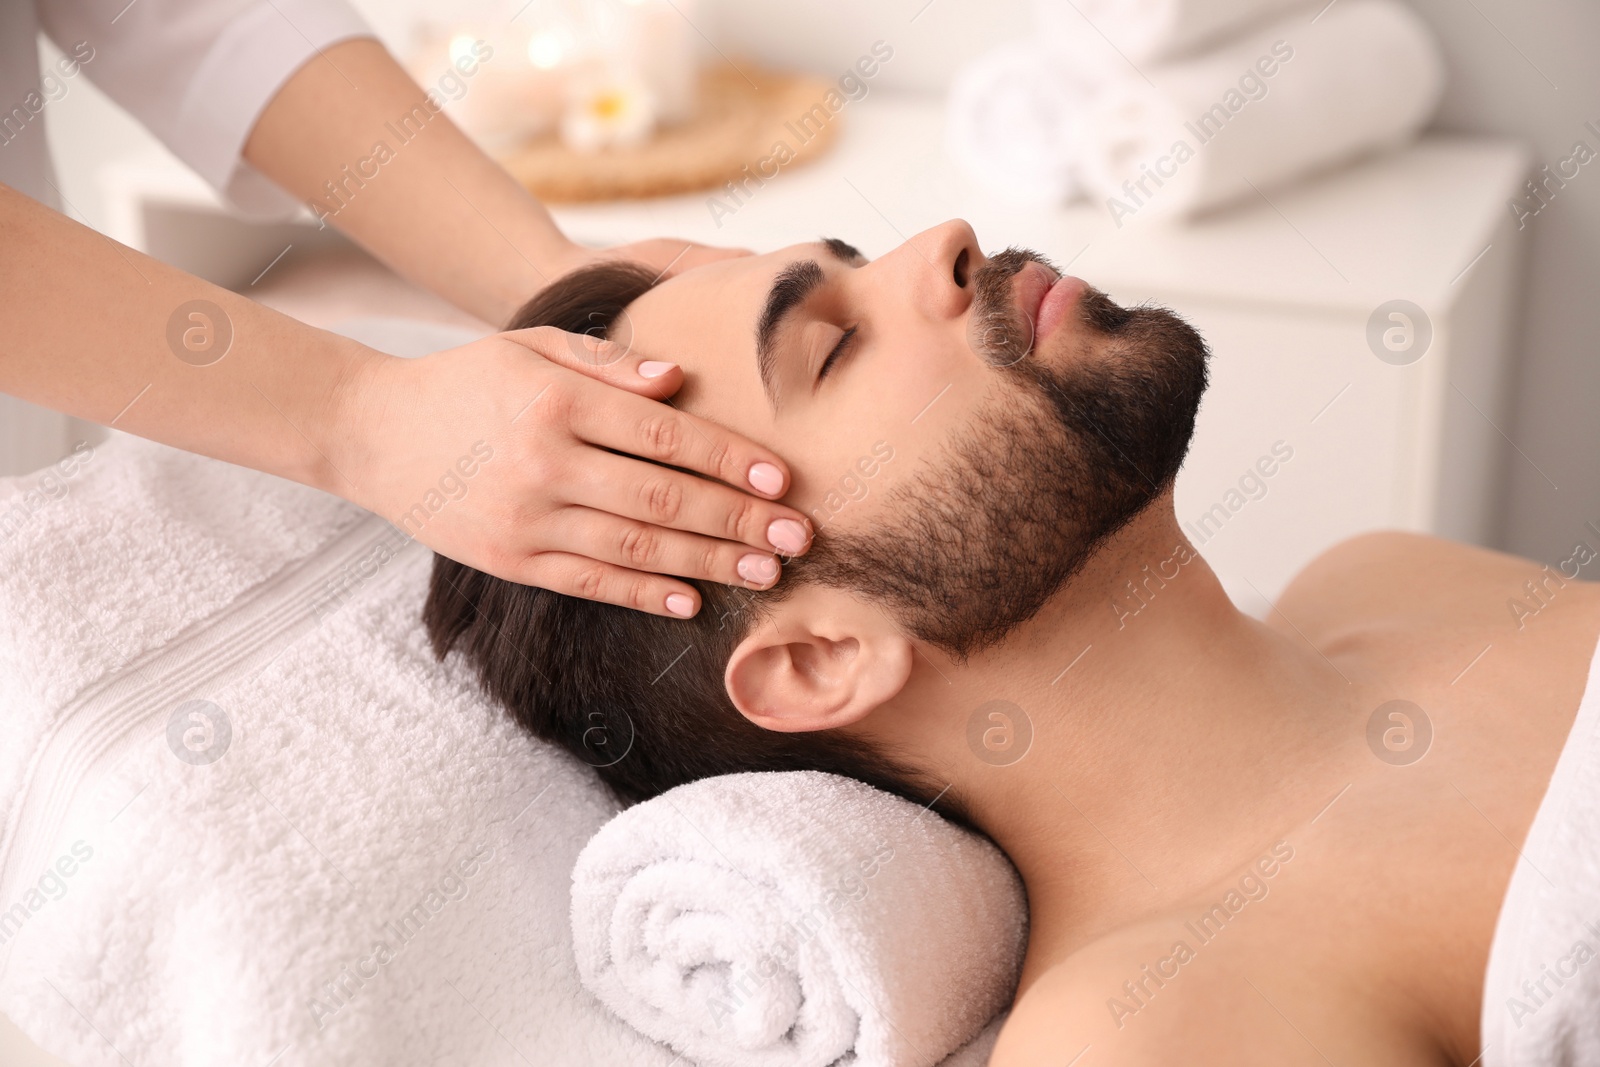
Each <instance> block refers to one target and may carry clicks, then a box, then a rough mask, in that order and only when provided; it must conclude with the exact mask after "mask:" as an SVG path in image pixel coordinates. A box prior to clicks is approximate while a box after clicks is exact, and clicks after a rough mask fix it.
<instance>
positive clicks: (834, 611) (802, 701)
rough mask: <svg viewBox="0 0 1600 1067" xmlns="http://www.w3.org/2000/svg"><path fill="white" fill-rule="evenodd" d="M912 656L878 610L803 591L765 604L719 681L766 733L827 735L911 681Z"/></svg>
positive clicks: (834, 594)
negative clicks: (821, 732) (765, 612)
mask: <svg viewBox="0 0 1600 1067" xmlns="http://www.w3.org/2000/svg"><path fill="white" fill-rule="evenodd" d="M915 655H916V650H915V648H914V646H913V645H912V643H911V640H910V638H908V637H906V636H905V635H904V634H902V633H901V632H900V630H899V629H898V628H897V627H896V626H895V625H894V623H893V622H891V621H890V620H889V617H888V616H887V615H885V614H884V613H883V612H882V611H880V610H878V609H877V608H876V607H873V606H872V605H870V604H866V603H863V602H862V601H860V600H857V599H856V598H854V597H852V596H850V595H849V594H847V593H844V592H842V591H840V590H837V589H827V588H823V587H821V586H805V587H803V588H801V589H798V590H796V591H795V593H794V594H793V595H792V596H789V597H786V598H785V599H783V600H780V601H778V602H777V603H776V604H774V605H772V610H771V611H770V613H769V614H768V617H767V618H765V619H763V620H762V622H761V623H760V625H758V626H757V627H756V629H755V630H753V631H752V632H751V633H750V634H749V635H747V636H746V637H745V639H744V640H743V641H741V642H739V646H738V647H737V648H735V649H734V650H733V655H732V656H731V657H729V659H728V669H727V671H726V673H725V674H724V675H723V684H724V685H726V686H727V690H728V696H729V698H730V699H731V700H732V701H733V706H734V707H736V708H738V709H739V712H740V714H742V715H743V716H744V717H745V718H747V719H749V720H750V721H751V722H753V723H755V724H756V725H757V726H760V727H762V728H764V729H767V730H776V731H779V732H782V733H799V732H803V731H808V730H831V729H834V728H836V727H839V726H847V725H849V724H850V723H854V722H858V721H860V720H861V719H863V718H865V717H866V716H867V715H868V714H869V713H871V712H872V711H873V710H874V709H876V708H878V707H880V706H881V705H883V704H884V703H886V702H888V701H889V700H891V699H893V698H894V697H895V696H896V695H897V694H898V693H899V692H900V690H901V689H903V688H905V684H906V681H907V680H908V679H909V678H910V677H911V661H912V657H913V656H915Z"/></svg>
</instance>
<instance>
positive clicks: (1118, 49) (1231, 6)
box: [1033, 0, 1306, 78]
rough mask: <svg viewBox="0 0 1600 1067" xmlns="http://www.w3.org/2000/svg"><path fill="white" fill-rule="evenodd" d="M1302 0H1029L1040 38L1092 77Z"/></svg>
mask: <svg viewBox="0 0 1600 1067" xmlns="http://www.w3.org/2000/svg"><path fill="white" fill-rule="evenodd" d="M1305 2H1306V0H1034V5H1033V7H1034V20H1035V22H1036V24H1037V25H1038V27H1039V31H1040V36H1041V38H1042V39H1044V40H1047V41H1050V42H1052V43H1053V44H1055V45H1056V46H1057V47H1060V48H1063V49H1066V50H1068V51H1069V52H1070V53H1071V55H1072V57H1073V59H1074V61H1075V63H1076V65H1077V66H1078V68H1079V69H1081V70H1083V71H1084V72H1085V73H1092V74H1094V75H1096V76H1098V77H1102V78H1104V77H1113V76H1121V75H1124V74H1131V73H1134V71H1132V70H1129V65H1130V64H1132V66H1133V67H1135V68H1137V69H1139V70H1142V69H1144V68H1145V67H1147V66H1149V65H1152V64H1156V63H1161V62H1164V61H1166V60H1170V59H1175V58H1177V57H1179V56H1184V55H1188V54H1190V53H1192V52H1194V51H1196V50H1198V49H1201V48H1204V47H1205V46H1207V45H1209V44H1213V43H1215V42H1217V41H1218V40H1220V39H1221V38H1223V37H1226V36H1227V35H1228V34H1229V33H1231V32H1235V31H1239V30H1243V29H1245V28H1246V27H1248V26H1250V25H1251V24H1252V23H1257V22H1261V21H1263V20H1265V19H1270V18H1273V17H1274V16H1276V15H1278V14H1280V13H1282V12H1285V11H1288V10H1290V9H1291V8H1294V7H1297V6H1303V5H1304V4H1305Z"/></svg>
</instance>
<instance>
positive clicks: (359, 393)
mask: <svg viewBox="0 0 1600 1067" xmlns="http://www.w3.org/2000/svg"><path fill="white" fill-rule="evenodd" d="M341 340H342V342H343V343H342V344H341V346H340V349H341V350H340V353H339V355H338V356H337V357H336V358H335V359H334V360H333V376H332V378H331V381H330V387H329V389H328V397H327V402H326V404H325V405H324V406H323V411H322V416H321V418H320V419H319V420H318V423H319V432H316V433H312V434H310V435H309V436H310V437H311V439H312V441H313V443H314V444H315V448H316V452H317V455H318V462H317V470H316V471H315V473H314V474H313V476H312V478H310V479H308V480H307V484H308V485H314V486H316V487H317V488H318V489H322V490H324V491H326V492H329V493H332V494H334V495H335V496H339V497H343V498H344V499H345V500H348V501H350V502H351V503H352V504H356V505H358V506H360V507H364V508H367V509H368V510H371V507H372V505H371V502H370V500H371V498H370V497H369V496H368V494H367V493H366V492H365V491H364V490H366V489H367V488H368V482H370V481H371V478H370V476H369V472H370V471H372V470H373V466H372V464H373V457H374V456H375V455H376V454H377V453H378V452H379V451H380V448H379V445H378V437H379V431H380V429H381V425H382V419H383V415H384V412H385V410H386V409H387V408H388V407H389V406H390V403H389V401H388V400H386V399H385V398H386V397H388V396H389V395H390V392H391V390H392V388H393V377H394V373H395V371H397V370H399V369H401V367H400V366H399V365H401V364H404V363H406V362H407V361H406V360H404V359H401V358H400V357H399V356H391V355H388V354H386V353H383V352H379V351H377V350H376V349H372V348H368V347H367V346H365V345H362V344H359V343H357V342H355V341H348V340H343V339H341Z"/></svg>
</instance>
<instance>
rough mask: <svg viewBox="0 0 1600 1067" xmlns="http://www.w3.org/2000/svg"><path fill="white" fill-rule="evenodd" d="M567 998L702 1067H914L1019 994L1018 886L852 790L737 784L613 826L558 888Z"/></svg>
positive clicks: (939, 822) (819, 780)
mask: <svg viewBox="0 0 1600 1067" xmlns="http://www.w3.org/2000/svg"><path fill="white" fill-rule="evenodd" d="M572 881H573V887H572V888H573V892H572V932H573V948H574V951H575V952H576V955H577V960H578V973H579V975H580V976H581V977H582V980H583V983H584V984H585V985H586V986H587V987H588V988H589V989H590V991H592V992H593V993H594V994H595V996H596V997H598V998H599V999H600V1001H601V1002H602V1003H604V1004H606V1005H607V1006H608V1007H610V1008H611V1009H612V1010H613V1011H615V1012H616V1013H617V1014H618V1015H620V1016H621V1017H622V1018H623V1019H625V1020H626V1021H628V1022H630V1023H632V1024H633V1025H634V1026H635V1027H637V1028H638V1029H639V1030H641V1031H643V1032H644V1033H645V1034H647V1035H649V1036H651V1037H653V1038H655V1039H656V1040H658V1041H662V1042H665V1043H667V1044H669V1045H671V1046H673V1047H674V1048H675V1049H677V1051H678V1052H680V1053H681V1054H682V1055H684V1056H685V1057H687V1058H688V1059H690V1060H693V1061H696V1062H698V1063H700V1064H702V1065H703V1067H720V1065H723V1064H726V1065H728V1067H766V1065H771V1067H780V1065H781V1067H827V1065H829V1064H835V1063H841V1064H853V1065H855V1067H891V1065H892V1067H928V1065H932V1064H935V1063H938V1062H939V1061H940V1060H942V1059H944V1058H945V1057H946V1056H948V1055H949V1054H950V1053H951V1052H953V1051H955V1050H956V1049H958V1048H960V1047H961V1046H962V1045H964V1044H966V1043H967V1042H968V1041H970V1040H971V1039H972V1038H973V1037H975V1036H976V1035H978V1034H979V1033H980V1031H982V1030H983V1029H984V1027H985V1024H986V1023H988V1022H989V1021H990V1020H991V1019H992V1018H993V1017H994V1016H995V1015H996V1014H997V1013H999V1012H1000V1011H1002V1010H1003V1009H1004V1008H1005V1007H1006V1006H1007V1005H1008V1004H1009V1003H1010V1000H1011V997H1012V994H1013V993H1014V992H1015V988H1016V981H1017V977H1018V974H1019V971H1020V968H1021V963H1022V954H1023V949H1024V947H1025V940H1026V930H1027V906H1026V899H1025V897H1024V896H1023V892H1022V885H1021V882H1020V881H1019V880H1018V878H1017V875H1016V872H1015V871H1014V870H1013V869H1012V867H1011V865H1010V863H1009V862H1007V860H1006V859H1005V857H1004V856H1003V855H1002V854H1001V853H1000V851H999V850H998V849H996V848H995V847H994V846H993V845H992V844H990V843H989V842H988V841H986V840H984V839H983V838H981V837H978V836H977V835H974V834H971V833H968V832H966V831H964V830H961V829H959V828H957V827H955V826H954V825H952V824H950V823H947V822H945V821H944V820H943V819H941V818H939V817H938V816H937V815H934V814H932V813H930V812H927V811H925V810H923V809H921V808H919V807H918V806H917V805H915V804H912V803H910V802H908V801H905V800H902V799H900V798H898V797H893V796H890V795H889V794H887V793H883V792H880V791H878V790H876V789H873V788H871V787H870V786H866V785H863V784H862V783H860V782H857V781H854V780H853V779H848V778H841V777H837V776H835V775H829V774H822V773H819V772H815V771H796V772H769V773H760V774H737V775H728V776H724V777H720V778H708V779H703V780H701V781H698V782H692V783H690V784H688V785H683V786H679V787H678V788H676V789H673V790H671V791H669V792H667V793H665V794H663V795H661V796H660V797H657V798H655V799H653V800H649V801H646V802H645V803H643V804H639V805H637V806H635V807H633V808H630V809H629V810H627V811H625V812H623V813H622V814H620V815H618V816H617V817H616V818H615V819H613V820H612V821H611V822H610V823H608V824H607V825H606V826H605V827H604V828H603V829H602V830H601V831H600V832H599V833H598V834H596V835H595V837H594V839H593V840H591V841H590V842H589V844H588V845H587V846H586V847H585V848H584V851H583V854H582V855H581V856H580V857H579V859H578V863H577V866H576V869H575V870H574V871H573V875H572Z"/></svg>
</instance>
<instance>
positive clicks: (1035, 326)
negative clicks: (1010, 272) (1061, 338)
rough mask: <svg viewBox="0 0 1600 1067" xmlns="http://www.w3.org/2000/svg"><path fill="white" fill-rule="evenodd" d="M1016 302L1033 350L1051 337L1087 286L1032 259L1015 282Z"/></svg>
mask: <svg viewBox="0 0 1600 1067" xmlns="http://www.w3.org/2000/svg"><path fill="white" fill-rule="evenodd" d="M1011 288H1012V299H1013V301H1014V302H1015V304H1016V307H1017V310H1019V311H1020V312H1021V313H1022V314H1023V316H1024V317H1025V318H1026V319H1027V321H1028V326H1029V328H1030V330H1031V333H1032V340H1031V343H1030V345H1029V348H1030V350H1031V349H1032V347H1033V345H1036V344H1038V343H1039V342H1040V341H1042V340H1044V339H1045V338H1046V337H1048V336H1049V335H1050V333H1051V332H1053V331H1054V330H1055V328H1056V327H1057V326H1059V325H1060V324H1061V320H1062V319H1064V318H1065V317H1066V313H1067V309H1068V308H1070V307H1071V306H1072V304H1073V302H1074V301H1075V300H1077V298H1078V297H1079V296H1080V295H1082V293H1083V291H1084V289H1086V288H1087V284H1086V283H1085V282H1084V281H1083V279H1081V278H1074V277H1073V276H1072V275H1070V274H1064V275H1058V274H1057V273H1056V272H1055V271H1053V270H1051V269H1050V268H1049V267H1047V266H1045V265H1044V264H1043V263H1039V262H1037V261H1032V260H1030V261H1029V262H1028V263H1027V264H1026V265H1024V266H1023V268H1022V269H1021V270H1019V271H1018V272H1017V275H1016V279H1015V280H1014V281H1013V282H1012V283H1011Z"/></svg>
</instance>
